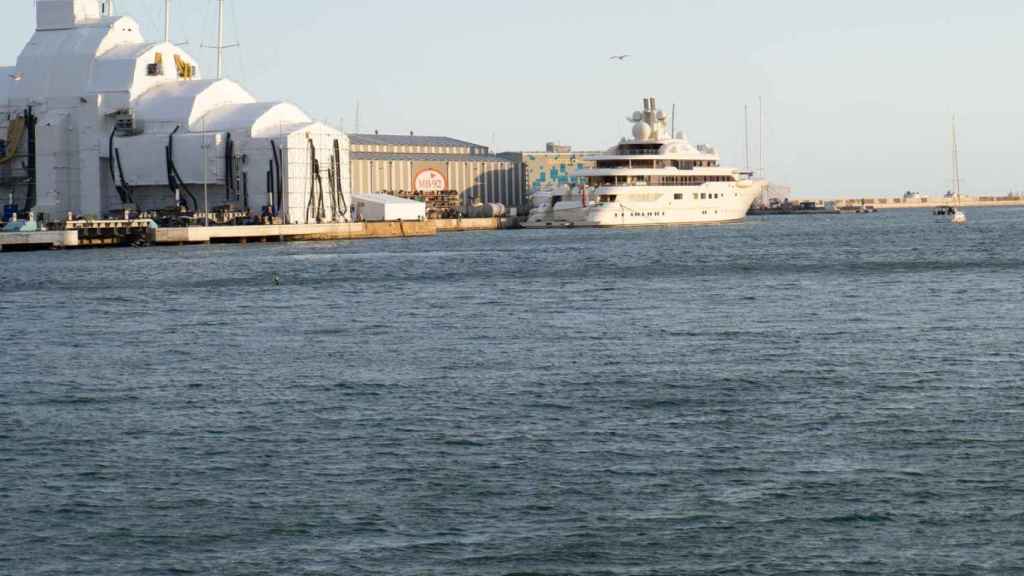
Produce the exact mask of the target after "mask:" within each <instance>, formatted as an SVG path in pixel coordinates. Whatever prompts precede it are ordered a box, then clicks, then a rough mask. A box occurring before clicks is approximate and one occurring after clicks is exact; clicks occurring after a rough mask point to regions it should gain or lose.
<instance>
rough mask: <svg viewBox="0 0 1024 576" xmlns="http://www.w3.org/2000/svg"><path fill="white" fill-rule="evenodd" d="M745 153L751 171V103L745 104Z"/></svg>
mask: <svg viewBox="0 0 1024 576" xmlns="http://www.w3.org/2000/svg"><path fill="white" fill-rule="evenodd" d="M743 153H744V158H745V159H746V163H747V172H750V105H749V104H744V105H743Z"/></svg>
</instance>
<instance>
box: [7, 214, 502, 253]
mask: <svg viewBox="0 0 1024 576" xmlns="http://www.w3.org/2000/svg"><path fill="white" fill-rule="evenodd" d="M513 227H515V219H514V218H460V219H451V220H419V221H410V222H402V221H398V222H356V223H351V224H271V225H254V226H190V227H187V228H156V229H153V230H150V231H149V234H150V235H149V238H148V243H151V244H157V245H185V244H211V243H238V244H246V243H248V242H288V241H308V240H362V239H369V238H411V237H417V236H434V235H436V234H437V233H438V232H471V231H477V230H500V229H503V228H513ZM103 229H104V230H111V229H115V228H111V227H104V228H103ZM95 237H96V234H95V230H92V229H91V228H87V227H83V226H75V227H74V228H73V229H69V230H60V231H53V232H9V233H0V251H16V250H33V249H47V248H51V249H58V248H78V247H87V246H114V245H121V246H123V245H126V244H131V243H133V242H135V238H133V237H129V236H125V237H124V238H123V240H124V241H123V242H117V241H115V238H111V237H104V238H103V240H102V241H99V240H98V239H96V238H95Z"/></svg>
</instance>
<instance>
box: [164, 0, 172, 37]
mask: <svg viewBox="0 0 1024 576" xmlns="http://www.w3.org/2000/svg"><path fill="white" fill-rule="evenodd" d="M170 41H171V0H164V42H170Z"/></svg>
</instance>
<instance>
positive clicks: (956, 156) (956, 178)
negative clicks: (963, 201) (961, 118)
mask: <svg viewBox="0 0 1024 576" xmlns="http://www.w3.org/2000/svg"><path fill="white" fill-rule="evenodd" d="M953 196H954V197H955V198H956V205H957V206H959V205H960V150H959V149H958V148H957V145H956V114H953Z"/></svg>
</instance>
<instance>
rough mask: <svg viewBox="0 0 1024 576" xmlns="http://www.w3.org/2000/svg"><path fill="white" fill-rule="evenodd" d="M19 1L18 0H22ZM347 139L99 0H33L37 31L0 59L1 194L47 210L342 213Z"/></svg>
mask: <svg viewBox="0 0 1024 576" xmlns="http://www.w3.org/2000/svg"><path fill="white" fill-rule="evenodd" d="M23 1H27V0H23ZM348 151H349V142H348V139H347V138H346V137H345V135H344V134H342V133H341V132H340V131H338V130H336V129H334V128H332V127H330V126H327V125H324V124H322V123H319V122H314V121H313V120H311V119H310V117H309V116H308V115H306V114H305V113H303V112H302V110H300V109H299V108H298V107H296V106H294V105H292V104H289V103H286V102H259V101H257V100H256V98H254V97H253V96H252V95H251V94H250V93H249V92H247V91H246V90H245V89H244V88H242V87H241V86H239V85H238V84H236V83H234V82H232V81H230V80H222V79H217V80H205V79H203V78H202V74H201V71H200V69H199V66H198V64H197V63H196V61H195V59H194V58H192V57H191V56H190V55H189V54H188V53H187V52H185V51H184V50H182V49H181V48H179V47H177V46H174V45H173V44H170V43H167V42H157V43H147V42H146V41H145V39H144V38H143V37H142V34H141V33H140V31H139V25H138V23H137V22H136V21H135V20H133V19H132V18H130V17H126V16H112V15H108V14H104V13H103V11H102V10H101V4H100V1H99V0H37V1H36V32H35V34H34V35H33V36H32V38H31V40H30V41H29V42H28V44H27V45H26V46H25V48H24V49H23V50H22V52H21V54H20V55H19V57H18V60H17V64H16V65H15V66H9V67H0V196H2V198H3V201H4V203H6V200H7V196H8V194H11V195H12V196H13V197H14V198H15V204H17V205H18V206H19V208H20V209H22V210H32V211H35V212H38V213H41V214H46V215H47V216H48V217H49V218H50V219H51V220H52V219H57V218H59V217H62V216H63V215H64V214H65V213H66V212H69V211H70V212H75V213H77V214H82V215H95V216H102V215H104V214H106V213H107V212H110V211H114V210H118V209H121V208H122V207H124V206H125V205H131V206H135V207H137V208H138V209H140V210H156V209H160V208H166V207H169V206H170V207H173V206H176V205H178V206H186V207H187V208H188V209H190V210H196V211H198V210H202V209H203V208H204V207H203V206H202V205H200V202H201V199H199V195H198V194H197V193H196V192H197V190H198V189H200V188H201V187H202V186H203V185H204V184H205V185H206V186H207V187H208V189H209V191H210V192H209V207H210V208H213V207H215V206H221V205H227V206H230V207H231V208H232V210H235V211H247V212H249V213H251V214H257V213H264V214H266V213H273V214H274V215H276V216H279V217H280V218H281V219H282V220H283V221H285V222H288V223H307V222H330V221H347V220H348V218H349V215H350V208H349V206H350V204H351V201H350V190H351V186H350V177H349V162H348V157H349V153H348Z"/></svg>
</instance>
